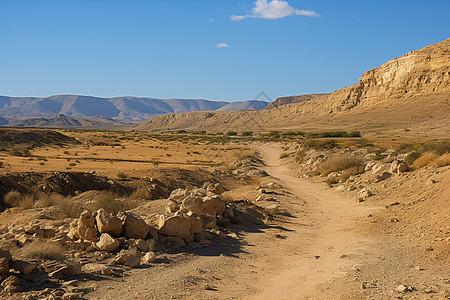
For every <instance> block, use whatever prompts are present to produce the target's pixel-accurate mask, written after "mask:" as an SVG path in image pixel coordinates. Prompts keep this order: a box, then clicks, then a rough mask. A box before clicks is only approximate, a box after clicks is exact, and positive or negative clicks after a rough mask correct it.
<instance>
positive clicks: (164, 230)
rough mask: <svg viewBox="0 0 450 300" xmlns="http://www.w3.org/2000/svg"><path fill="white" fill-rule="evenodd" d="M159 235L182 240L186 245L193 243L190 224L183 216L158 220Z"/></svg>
mask: <svg viewBox="0 0 450 300" xmlns="http://www.w3.org/2000/svg"><path fill="white" fill-rule="evenodd" d="M160 226H161V228H160V229H159V233H160V234H162V235H168V236H174V237H178V238H181V239H183V240H184V241H186V242H187V243H189V242H192V241H194V235H193V233H192V232H191V222H190V221H189V219H188V218H186V217H183V216H174V217H170V218H167V219H164V218H163V219H161V220H160Z"/></svg>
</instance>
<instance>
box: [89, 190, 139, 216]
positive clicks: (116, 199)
mask: <svg viewBox="0 0 450 300" xmlns="http://www.w3.org/2000/svg"><path fill="white" fill-rule="evenodd" d="M139 203H140V201H139V200H137V199H131V198H120V196H119V195H117V194H115V193H113V192H109V191H102V192H101V193H100V194H99V195H98V196H97V198H96V199H95V204H94V209H95V210H97V209H100V208H103V209H104V210H106V211H107V212H110V213H112V214H114V215H115V214H117V213H118V212H119V211H128V210H130V209H134V208H136V207H138V206H139Z"/></svg>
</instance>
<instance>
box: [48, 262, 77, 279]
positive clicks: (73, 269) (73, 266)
mask: <svg viewBox="0 0 450 300" xmlns="http://www.w3.org/2000/svg"><path fill="white" fill-rule="evenodd" d="M82 267H83V266H82V265H81V264H80V263H77V262H69V263H67V264H66V265H65V266H63V267H60V268H58V269H56V270H54V271H52V272H50V273H48V277H50V278H55V279H64V278H67V277H73V276H78V275H81V271H82Z"/></svg>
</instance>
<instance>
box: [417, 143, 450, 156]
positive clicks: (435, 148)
mask: <svg viewBox="0 0 450 300" xmlns="http://www.w3.org/2000/svg"><path fill="white" fill-rule="evenodd" d="M423 149H424V150H425V151H427V152H433V153H436V154H438V155H443V154H445V153H448V152H450V140H444V141H431V142H426V143H425V144H424V145H423Z"/></svg>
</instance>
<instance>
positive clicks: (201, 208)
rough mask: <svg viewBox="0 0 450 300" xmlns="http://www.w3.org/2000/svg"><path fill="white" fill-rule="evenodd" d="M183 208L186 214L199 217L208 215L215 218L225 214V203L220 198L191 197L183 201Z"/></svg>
mask: <svg viewBox="0 0 450 300" xmlns="http://www.w3.org/2000/svg"><path fill="white" fill-rule="evenodd" d="M182 208H183V210H184V211H186V212H191V213H194V214H198V215H203V214H207V215H210V216H213V217H215V216H216V215H217V214H223V212H224V210H225V201H223V200H222V199H221V198H220V197H218V196H215V195H214V196H205V197H200V196H189V197H186V198H185V199H184V200H183V203H182Z"/></svg>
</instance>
